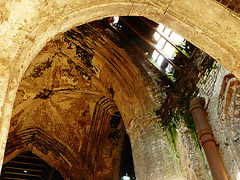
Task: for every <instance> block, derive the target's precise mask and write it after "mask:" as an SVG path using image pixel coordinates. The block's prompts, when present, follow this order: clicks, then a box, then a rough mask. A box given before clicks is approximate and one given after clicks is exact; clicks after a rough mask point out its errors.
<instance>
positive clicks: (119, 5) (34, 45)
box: [0, 0, 240, 161]
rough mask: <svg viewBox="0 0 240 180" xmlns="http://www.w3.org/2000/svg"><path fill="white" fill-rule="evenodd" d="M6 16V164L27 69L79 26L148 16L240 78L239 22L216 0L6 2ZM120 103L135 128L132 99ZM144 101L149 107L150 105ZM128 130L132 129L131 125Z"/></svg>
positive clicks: (1, 27) (2, 11)
mask: <svg viewBox="0 0 240 180" xmlns="http://www.w3.org/2000/svg"><path fill="white" fill-rule="evenodd" d="M0 15H1V17H0V18H1V19H0V23H1V24H0V42H1V43H0V62H1V70H2V72H1V88H0V91H1V97H0V98H1V100H0V102H1V103H0V109H1V113H0V114H1V117H0V122H1V123H0V137H1V144H0V148H1V149H0V159H1V161H2V158H3V154H4V147H5V143H6V139H7V133H8V129H9V126H10V118H11V114H12V107H13V104H14V101H15V95H16V92H17V89H18V85H19V83H20V80H21V78H22V77H23V75H24V73H25V71H26V69H27V68H28V66H29V64H30V63H31V62H32V61H33V59H34V57H35V56H36V55H37V54H38V53H39V52H40V51H41V49H43V47H44V46H45V45H46V43H47V41H49V40H50V39H52V38H53V37H54V36H55V35H57V34H58V33H60V32H65V31H66V30H69V29H71V28H73V27H75V26H77V25H80V24H84V23H86V22H90V21H93V20H96V19H101V18H103V17H107V16H114V15H142V16H145V17H148V18H150V19H152V20H154V21H156V22H160V21H161V22H162V23H163V24H165V25H166V26H168V27H170V28H171V29H172V30H174V31H175V32H177V33H179V34H181V35H182V36H183V37H185V38H186V39H187V40H189V41H190V42H192V43H193V44H195V45H196V46H198V47H199V48H201V49H203V50H204V51H206V52H207V53H209V54H210V55H212V56H213V57H214V58H215V59H217V61H219V62H220V63H221V64H222V65H224V66H225V67H226V68H227V69H228V70H229V71H230V72H231V73H233V74H234V75H235V76H236V77H237V78H239V77H240V75H239V69H240V64H239V59H240V58H239V57H240V56H239V53H238V52H240V40H239V39H238V38H236V37H239V36H240V35H239V33H240V32H239V26H240V21H239V18H238V16H236V14H235V13H233V12H231V11H228V10H226V9H225V8H223V7H222V6H221V5H219V3H217V2H216V1H213V0H204V1H198V0H187V1H186V0H180V1H179V0H174V1H168V0H161V1H150V0H143V1H141V2H139V1H135V0H114V1H111V2H109V1H107V0H106V1H95V0H90V1H85V0H81V1H75V0H67V1H65V0H64V1H57V2H56V1H54V0H50V1H25V0H22V1H19V0H16V1H15V0H12V1H10V0H4V1H2V2H1V3H0ZM103 46H104V45H103ZM109 75H111V73H110V74H109ZM120 75H121V74H120ZM120 75H119V76H120ZM133 83H134V80H133ZM113 84H114V83H113ZM129 87H131V85H130V86H129ZM140 87H141V86H140ZM130 89H131V88H130ZM133 94H134V93H133ZM117 99H118V100H122V101H119V102H118V104H121V103H122V102H125V103H126V102H127V103H126V104H130V108H126V107H125V108H122V110H120V111H121V113H122V114H123V119H124V121H127V122H130V120H129V119H128V116H124V114H127V113H126V111H134V110H135V108H134V106H131V102H132V101H131V100H132V99H131V98H130V100H129V99H128V98H126V99H124V93H119V97H117ZM133 99H134V98H133ZM147 99H148V98H147ZM140 101H143V102H145V101H144V99H141V100H140ZM148 102H151V101H148ZM148 105H154V103H147V104H145V105H143V107H142V109H143V110H144V112H141V111H138V113H142V115H145V113H147V111H145V108H146V109H148V108H149V107H148ZM151 108H152V107H151ZM140 109H141V108H140ZM126 125H127V128H128V123H126Z"/></svg>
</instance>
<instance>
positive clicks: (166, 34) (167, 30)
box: [163, 28, 171, 37]
mask: <svg viewBox="0 0 240 180" xmlns="http://www.w3.org/2000/svg"><path fill="white" fill-rule="evenodd" d="M170 33H171V30H170V29H168V28H165V30H164V32H163V34H164V35H165V36H166V37H168V36H169V34H170Z"/></svg>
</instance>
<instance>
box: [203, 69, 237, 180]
mask: <svg viewBox="0 0 240 180" xmlns="http://www.w3.org/2000/svg"><path fill="white" fill-rule="evenodd" d="M239 87H240V83H239V81H238V80H237V79H236V78H235V77H234V76H233V75H232V74H229V72H228V71H227V70H226V69H225V68H224V67H220V68H219V73H218V76H217V81H216V83H215V86H214V90H213V92H212V94H211V95H210V96H208V98H209V102H208V104H207V107H206V108H207V113H208V118H209V122H210V125H211V127H212V130H213V134H214V137H215V140H216V142H217V145H218V146H219V151H220V154H221V157H222V159H223V162H224V166H225V168H226V171H227V175H228V177H229V179H233V180H237V179H239V171H240V147H239V144H240V143H239V140H240V132H239V129H240V118H239V110H240V108H239V96H240V94H239V93H240V92H239Z"/></svg>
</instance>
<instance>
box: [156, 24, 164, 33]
mask: <svg viewBox="0 0 240 180" xmlns="http://www.w3.org/2000/svg"><path fill="white" fill-rule="evenodd" d="M163 29H164V25H162V24H161V23H160V24H159V25H158V27H157V30H158V32H163Z"/></svg>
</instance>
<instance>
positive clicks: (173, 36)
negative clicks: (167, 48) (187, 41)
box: [170, 32, 184, 45]
mask: <svg viewBox="0 0 240 180" xmlns="http://www.w3.org/2000/svg"><path fill="white" fill-rule="evenodd" d="M170 39H171V40H172V41H173V42H174V43H175V44H176V45H181V43H182V42H183V41H184V38H183V37H182V36H180V35H179V34H177V33H175V32H172V34H171V35H170Z"/></svg>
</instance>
